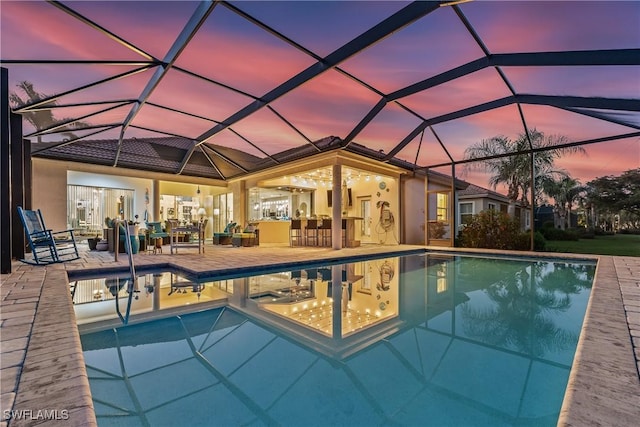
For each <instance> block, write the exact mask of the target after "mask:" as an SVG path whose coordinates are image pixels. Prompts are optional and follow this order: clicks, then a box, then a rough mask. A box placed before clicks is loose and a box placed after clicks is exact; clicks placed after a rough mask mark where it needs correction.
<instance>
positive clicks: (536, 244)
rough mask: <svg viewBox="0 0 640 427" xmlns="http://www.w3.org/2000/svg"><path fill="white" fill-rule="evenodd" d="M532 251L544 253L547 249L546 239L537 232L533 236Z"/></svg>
mask: <svg viewBox="0 0 640 427" xmlns="http://www.w3.org/2000/svg"><path fill="white" fill-rule="evenodd" d="M533 249H534V250H536V251H544V250H545V249H547V239H545V238H544V235H543V234H542V233H541V232H539V231H536V232H535V233H534V234H533Z"/></svg>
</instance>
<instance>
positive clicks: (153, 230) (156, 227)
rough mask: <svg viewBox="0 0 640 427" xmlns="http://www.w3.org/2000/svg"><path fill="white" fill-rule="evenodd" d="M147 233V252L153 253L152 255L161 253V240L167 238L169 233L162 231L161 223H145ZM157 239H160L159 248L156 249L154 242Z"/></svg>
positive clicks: (156, 245)
mask: <svg viewBox="0 0 640 427" xmlns="http://www.w3.org/2000/svg"><path fill="white" fill-rule="evenodd" d="M147 231H148V233H149V234H148V236H147V239H148V241H149V243H148V244H147V252H153V253H154V254H155V253H157V252H160V253H162V240H163V239H164V238H165V237H169V233H167V232H166V231H162V222H160V221H158V222H147ZM157 239H160V247H158V244H157V242H156V240H157Z"/></svg>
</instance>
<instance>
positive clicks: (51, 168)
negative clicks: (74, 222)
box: [31, 159, 67, 230]
mask: <svg viewBox="0 0 640 427" xmlns="http://www.w3.org/2000/svg"><path fill="white" fill-rule="evenodd" d="M32 176H33V178H32V179H33V181H32V201H31V207H32V208H33V209H41V210H42V216H43V217H44V221H45V224H46V226H47V228H50V229H52V230H65V229H66V228H67V167H66V164H65V163H59V162H52V161H47V160H41V159H33V162H32Z"/></svg>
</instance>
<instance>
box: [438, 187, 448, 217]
mask: <svg viewBox="0 0 640 427" xmlns="http://www.w3.org/2000/svg"><path fill="white" fill-rule="evenodd" d="M436 219H437V220H438V221H442V222H447V221H449V194H447V193H438V195H437V204H436Z"/></svg>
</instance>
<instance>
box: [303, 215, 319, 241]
mask: <svg viewBox="0 0 640 427" xmlns="http://www.w3.org/2000/svg"><path fill="white" fill-rule="evenodd" d="M304 239H305V242H306V243H307V245H309V246H318V220H317V219H310V220H307V226H306V227H305V228H304ZM312 242H313V244H312Z"/></svg>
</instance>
